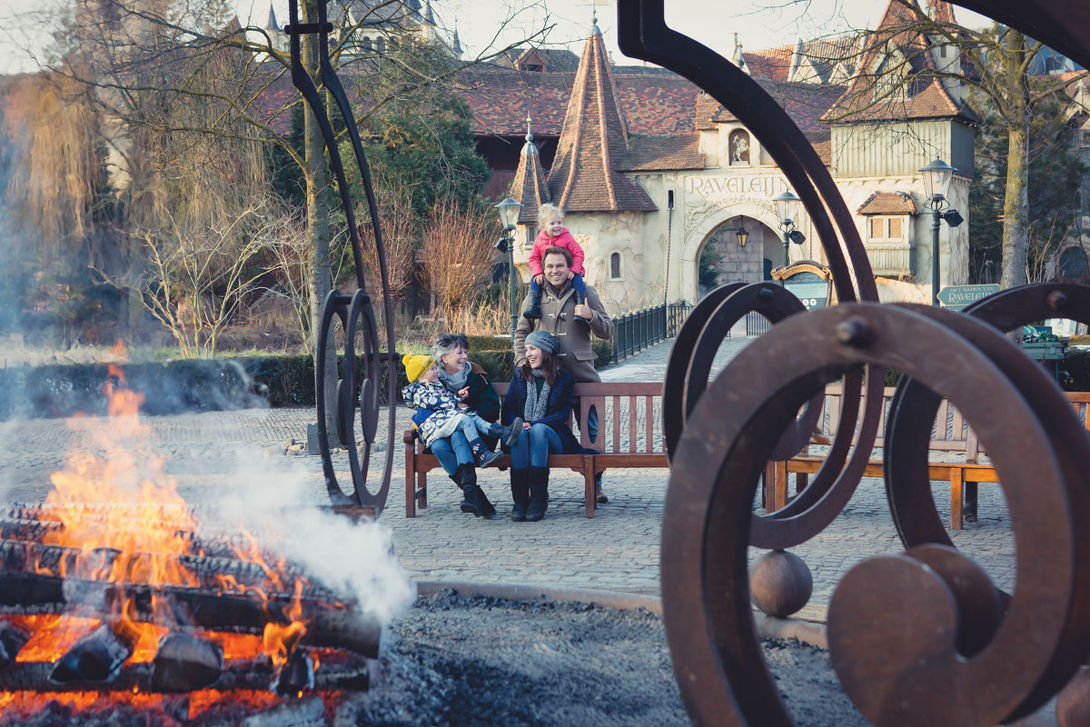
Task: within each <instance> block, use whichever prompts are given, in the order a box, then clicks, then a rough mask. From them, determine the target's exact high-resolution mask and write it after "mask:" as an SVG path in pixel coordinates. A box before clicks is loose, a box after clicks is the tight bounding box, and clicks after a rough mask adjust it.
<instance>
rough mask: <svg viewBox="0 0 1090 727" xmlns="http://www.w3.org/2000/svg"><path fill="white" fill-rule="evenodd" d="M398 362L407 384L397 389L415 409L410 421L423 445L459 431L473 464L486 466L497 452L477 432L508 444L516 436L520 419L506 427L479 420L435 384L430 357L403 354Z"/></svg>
mask: <svg viewBox="0 0 1090 727" xmlns="http://www.w3.org/2000/svg"><path fill="white" fill-rule="evenodd" d="M401 362H402V363H403V364H404V365H405V375H406V376H407V377H408V379H409V384H408V385H407V386H405V387H403V388H402V389H401V397H402V399H404V401H405V404H406V406H408V407H409V408H410V409H416V410H417V411H416V413H415V414H413V424H415V425H416V427H417V433H418V434H419V435H420V441H421V442H423V443H424V446H425V447H430V446H431V445H432V443H433V442H435V441H437V440H439V439H446V438H447V437H449V436H451V435H452V434H454V433H455V432H459V431H460V432H462V434H463V435H465V438H466V441H468V442H469V448H470V450H471V451H472V452H473V459H474V460H476V463H477V466H478V467H487V466H488V465H490V464H492V463H493V462H495V461H496V460H497V459H499V458H500V453H499V452H493V451H491V450H489V449H488V448H487V447H486V446H485V445H484V442H483V441H481V437H480V435H481V434H487V435H489V436H492V437H497V438H499V439H501V440H503V442H504V443H505V444H507V445H508V446H511V445H512V444H513V443H514V442H515V440H516V439H518V435H519V432H521V431H522V420H521V419H518V420H517V421H514V422H511V424H510V425H508V426H503V425H502V424H497V423H493V422H490V421H488V420H486V419H482V418H481V417H480V416H479V415H478V414H477V413H476V412H474V411H473V410H471V409H469V408H468V407H467V406H466V404H465V403H464V402H463V401H462V400H461V399H459V398H458V397H457V396H456V395H455V394H453V393H452V392H451V391H450V390H449V389H447V387H445V386H443V384H441V383H439V369H438V368H437V367H436V365H435V361H434V359H432V357H431V356H424V355H413V354H407V355H406V356H404V357H403V358H402V359H401Z"/></svg>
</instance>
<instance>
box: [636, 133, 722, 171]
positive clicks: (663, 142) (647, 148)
mask: <svg viewBox="0 0 1090 727" xmlns="http://www.w3.org/2000/svg"><path fill="white" fill-rule="evenodd" d="M628 146H629V149H628V158H627V159H626V160H624V161H623V162H620V163H619V164H617V168H618V169H620V170H622V171H626V172H652V171H661V170H668V169H703V168H704V155H703V154H702V153H701V152H700V134H698V133H695V132H694V133H692V134H685V135H684V136H637V135H635V134H633V135H631V136H629V138H628Z"/></svg>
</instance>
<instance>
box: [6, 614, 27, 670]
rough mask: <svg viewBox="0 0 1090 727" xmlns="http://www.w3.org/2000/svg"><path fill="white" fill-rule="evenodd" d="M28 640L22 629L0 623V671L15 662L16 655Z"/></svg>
mask: <svg viewBox="0 0 1090 727" xmlns="http://www.w3.org/2000/svg"><path fill="white" fill-rule="evenodd" d="M29 640H30V636H29V635H28V634H27V633H26V632H24V631H23V630H22V629H19V628H16V627H15V626H13V625H11V624H10V623H8V622H7V621H0V669H2V668H4V667H5V666H7V665H8V664H10V663H11V662H13V661H15V656H16V654H18V653H19V650H20V649H22V648H23V646H24V645H25V644H26V642H27V641H29Z"/></svg>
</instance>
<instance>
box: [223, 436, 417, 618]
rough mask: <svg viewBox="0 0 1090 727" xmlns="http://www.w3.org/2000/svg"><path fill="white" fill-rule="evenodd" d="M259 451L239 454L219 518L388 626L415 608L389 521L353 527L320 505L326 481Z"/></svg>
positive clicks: (291, 462)
mask: <svg viewBox="0 0 1090 727" xmlns="http://www.w3.org/2000/svg"><path fill="white" fill-rule="evenodd" d="M255 454H256V453H255V452H254V451H253V450H250V451H246V452H244V451H240V452H238V453H237V458H236V466H235V467H234V469H233V472H232V474H231V475H230V476H228V477H227V478H226V479H225V483H229V484H227V485H226V486H227V491H225V492H224V493H222V495H221V496H219V497H218V498H217V500H216V502H215V504H214V506H213V508H212V509H213V510H214V511H215V513H216V519H217V521H219V522H220V523H222V524H223V525H224V526H226V527H229V528H234V529H236V530H237V528H239V527H242V528H245V529H246V530H247V531H248V532H250V533H251V534H252V535H253V536H254V537H255V539H256V540H257V542H258V543H259V545H260V546H261V547H262V548H263V549H268V550H271V551H273V552H276V553H277V554H279V555H282V556H284V557H285V558H287V559H288V560H289V561H291V562H294V563H298V564H300V565H302V566H303V567H304V568H305V569H306V572H307V573H308V575H310V576H311V577H313V579H314V580H316V581H318V582H320V583H322V584H324V585H326V586H328V587H329V588H332V589H333V590H334V591H337V592H343V593H347V594H351V595H352V596H354V597H355V598H356V600H357V602H358V604H359V605H358V607H359V609H360V610H361V611H363V612H365V613H370V614H373V615H374V616H375V617H376V618H377V619H379V620H380V621H381V622H382V623H383V624H386V623H389V622H390V620H391V619H392V618H393V617H394V616H396V615H397V614H398V613H400V612H402V611H403V610H405V609H406V608H408V606H409V605H410V604H411V603H412V601H413V598H414V597H415V588H414V586H413V584H412V583H411V582H410V581H409V577H408V574H407V573H406V572H405V570H404V569H403V568H402V567H401V565H400V564H399V563H398V562H397V559H396V558H395V557H394V554H393V542H392V534H391V531H390V529H389V528H387V527H386V526H384V525H383V524H382V522H381V521H364V520H361V521H360V522H359V523H353V522H352V521H351V520H349V519H348V518H347V517H345V516H343V515H337V514H334V513H332V512H331V511H329V510H325V509H322V508H320V507H319V506H318V505H317V504H316V501H320V499H325V497H326V495H325V483H324V480H321V479H320V476H319V477H318V478H316V474H317V473H315V472H312V471H307V469H306V468H305V467H304V466H303V465H302V464H298V462H299V460H298V459H296V458H289V457H284V456H283V455H280V454H279V453H276V454H272V455H271V457H270V456H262V455H256V456H255ZM307 459H308V462H309V463H310V465H311V466H314V465H315V464H317V463H316V462H314V461H313V460H314V458H307Z"/></svg>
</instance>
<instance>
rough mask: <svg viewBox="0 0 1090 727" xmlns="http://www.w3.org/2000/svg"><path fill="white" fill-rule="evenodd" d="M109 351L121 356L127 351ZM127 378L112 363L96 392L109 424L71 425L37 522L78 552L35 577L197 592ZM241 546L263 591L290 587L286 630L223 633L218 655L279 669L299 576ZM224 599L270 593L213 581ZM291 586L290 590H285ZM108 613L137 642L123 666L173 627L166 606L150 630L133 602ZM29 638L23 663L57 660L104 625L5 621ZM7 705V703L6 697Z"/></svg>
mask: <svg viewBox="0 0 1090 727" xmlns="http://www.w3.org/2000/svg"><path fill="white" fill-rule="evenodd" d="M114 353H115V354H116V355H118V356H119V358H124V355H125V353H124V344H123V343H122V342H120V341H119V342H118V345H117V346H115V349H114ZM124 384H125V376H124V372H123V371H121V369H119V368H117V367H116V366H113V365H111V366H109V380H108V381H107V383H106V384H105V386H104V387H103V390H104V393H106V395H107V396H108V399H109V404H108V412H109V419H108V420H105V421H102V420H99V419H97V418H95V417H82V418H79V419H75V420H73V421H72V422H70V427H71V428H73V429H75V430H77V434H78V435H79V436H77V440H81V444H82V446H81V450H82V451H81V452H78V453H75V454H73V455H72V456H70V458H69V461H68V463H67V464H66V466H65V468H64V469H63V470H62V471H60V472H57V473H55V474H54V475H53V476H52V478H51V479H52V482H53V490H52V491H51V492H50V493H49V494H48V496H47V498H46V507H45V508H44V513H43V518H45V519H48V520H51V521H53V522H57V523H60V524H61V525H62V527H59V528H55V529H51V530H49V531H48V533H47V534H46V535H45V536H44V537H43V539H42V540H43V542H44V543H45V544H47V545H56V546H63V547H65V548H69V549H71V550H72V551H73V552H75V553H77V556H76V557H75V558H74V559H66V558H61V559H60V560H59V561H58V563H57V564H55V565H50V566H48V567H47V566H46V565H43V564H42V563H40V562H39V563H37V564H35V565H34V568H35V570H36V571H37V572H39V573H43V574H49V575H54V576H58V577H63V578H70V577H77V578H82V579H89V580H98V581H102V580H105V581H109V582H112V583H117V584H121V585H122V590H123V588H124V585H125V584H141V585H172V586H188V587H196V586H199V585H200V580H199V579H198V578H197V576H196V575H195V574H194V573H192V572H191V571H189V570H188V569H186V568H185V567H184V566H183V565H182V561H181V559H180V556H183V555H187V554H189V553H190V539H189V537H187V536H186V533H192V532H194V531H195V530H196V525H197V524H196V522H195V520H194V519H193V517H192V515H191V513H190V511H189V509H188V508H187V506H186V503H185V500H184V499H183V498H182V497H181V496H180V495H179V494H178V489H177V484H176V482H175V481H174V480H173V478H171V477H169V476H168V475H167V474H166V473H165V471H164V467H163V465H164V459H163V457H161V456H160V455H159V454H158V453H156V452H155V451H154V449H153V447H152V441H153V438H152V432H151V430H150V428H149V427H147V426H146V425H145V424H143V423H142V422H141V421H140V418H139V415H138V413H139V408H140V405H141V404H142V403H143V396H142V395H141V394H138V393H136V392H134V391H131V390H129V389H127V388H125V386H124ZM245 535H246V537H247V540H248V543H249V545H248V547H246V548H244V549H240V550H239V551H238V553H237V554H238V556H239V557H240V558H242V559H245V560H250V561H253V562H256V563H258V564H259V565H260V567H261V569H262V570H263V571H264V573H265V574H266V577H267V580H268V584H267V585H266V586H265V587H266V588H267V589H268V590H269V591H270V592H278V593H283V592H284V591H286V590H288V589H293V590H294V598H293V600H292V605H291V608H290V609H289V618H290V620H291V623H288V624H270V627H268V628H266V630H265V633H264V635H263V636H262V637H256V636H243V635H233V634H224V635H217V636H215V637H214V638H216V640H218V641H219V642H220V643H221V644H222V645H223V647H224V656H225V658H227V659H233V658H254V657H255V656H256V655H257V654H258V653H266V654H267V655H268V656H269V657H270V658H271V659H273V661H274V662H276V663H277V664H282V663H284V661H286V659H287V656H288V654H290V653H291V650H292V649H294V648H295V647H296V646H297V645H298V643H299V641H300V639H302V637H303V636H304V635H305V633H306V626H305V624H303V623H302V622H301V621H299V619H300V617H301V615H302V604H301V596H302V591H303V587H304V585H305V583H304V581H303V579H301V578H298V577H295V576H293V575H292V574H290V573H288V572H287V570H286V569H285V567H284V562H283V561H280V562H278V563H276V564H275V565H269V564H268V563H267V562H266V561H265V559H264V558H263V557H262V555H261V551H260V548H259V547H258V544H257V542H256V540H255V539H254V538H253V537H252V536H250V535H249V534H248V533H246V534H245ZM218 581H219V586H220V588H221V590H222V591H223V592H232V593H247V594H249V595H256V596H257V597H260V598H263V599H264V598H267V596H266V595H265V594H264V593H263V592H261V591H260V589H256V588H255V587H254V586H252V585H249V586H247V585H245V584H241V583H239V582H238V581H237V580H236V579H235V578H233V577H231V576H223V577H220V578H219V579H218ZM286 584H290V585H286ZM115 608H116V612H115V613H113V614H111V615H110V616H109V623H110V626H111V628H112V629H114V631H115V633H118V634H120V635H122V636H123V638H124V640H125V641H128V642H131V643H133V644H134V647H133V649H134V653H133V656H132V657H131V659H130V661H134V662H146V661H150V660H151V659H153V658H154V655H155V653H156V650H157V648H158V643H159V640H160V638H161V637H162V636H163V635H164V634H165V633H167V632H168V631H169V629H170V628H171V627H173V626H176V625H177V624H175V623H174V619H175V616H174V614H173V612H172V610H171V609H170V606H169V604H167V603H160V602H159V601H157V600H156V599H154V598H153V600H152V609H153V614H154V616H155V621H156V622H157V623H154V624H152V623H142V622H138V621H137V620H136V619H135V618H134V615H135V614H134V605H133V602H132V601H131V599H122V600H121V602H120V603H119V604H118V605H117V606H116V607H115ZM12 622H13V623H15V624H16V625H17V626H19V627H20V628H23V629H24V630H26V631H27V632H28V633H30V634H31V637H30V640H29V641H28V642H27V644H26V645H25V646H24V647H23V649H22V650H20V652H19V654H18V656H17V660H18V661H20V662H30V661H37V662H51V661H56V660H57V659H59V658H60V657H61V656H63V655H64V654H65V653H67V651H68V650H69V649H71V648H72V646H73V645H74V644H75V643H76V641H78V640H79V639H80V638H82V637H83V636H85V635H86V634H88V633H90V632H91V631H93V630H94V629H95V628H97V627H98V626H99V625H100V624H101V621H99V620H98V619H95V618H83V617H80V616H78V615H75V614H66V615H63V616H55V615H45V616H26V617H22V618H18V619H12ZM5 698H10V695H7V696H6V697H5Z"/></svg>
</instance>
